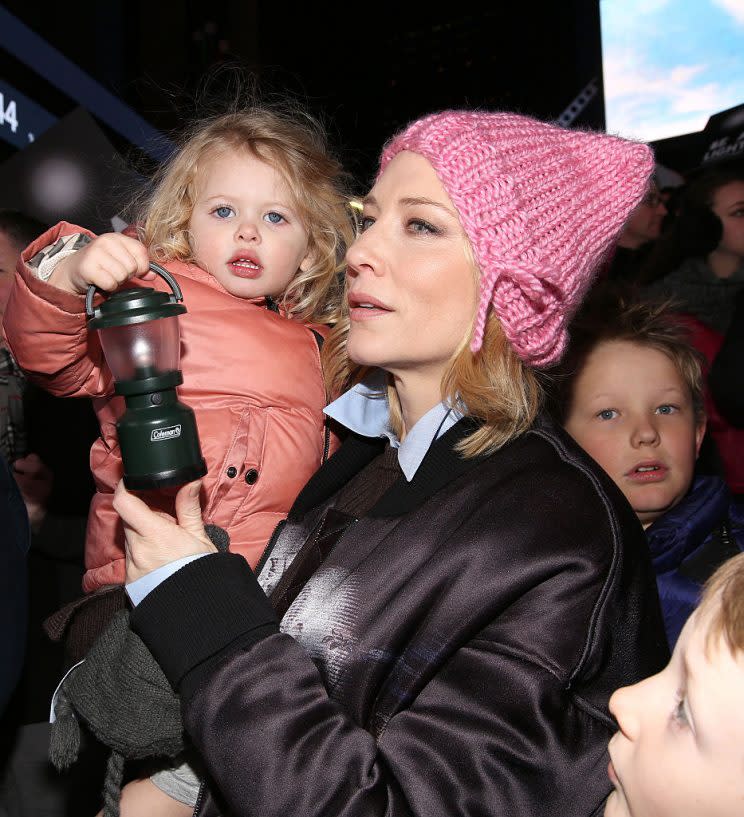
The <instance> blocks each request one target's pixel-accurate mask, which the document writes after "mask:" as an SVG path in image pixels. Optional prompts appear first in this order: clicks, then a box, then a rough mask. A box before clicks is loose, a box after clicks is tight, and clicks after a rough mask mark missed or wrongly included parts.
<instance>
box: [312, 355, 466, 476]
mask: <svg viewBox="0 0 744 817" xmlns="http://www.w3.org/2000/svg"><path fill="white" fill-rule="evenodd" d="M386 384H387V380H386V376H385V372H384V371H382V370H381V369H376V370H375V371H373V372H372V373H371V374H370V375H368V376H367V377H366V378H365V379H364V380H363V381H361V382H360V383H357V384H356V385H355V386H353V387H352V388H351V389H349V390H348V391H347V392H345V393H344V394H342V395H341V397H339V398H338V399H337V400H334V401H333V402H332V403H331V404H330V405H328V406H326V408H325V409H324V411H325V413H326V415H328V417H330V418H332V419H333V420H336V422H338V423H341V425H343V426H345V427H346V428H348V429H349V430H350V431H353V432H354V433H356V434H361V435H362V436H364V437H386V438H387V439H388V440H389V441H390V445H391V446H392V447H393V448H397V449H398V464H399V465H400V468H401V471H403V474H404V476H405V478H406V479H407V480H408V482H410V481H411V480H412V479H413V477H414V475H415V473H416V471H417V470H418V467H419V465H421V462H422V460H423V459H424V457H425V455H426V452H427V451H428V450H429V448H430V447H431V444H432V443H433V442H434V440H438V439H439V438H440V437H441V436H442V434H444V433H445V431H448V430H449V429H450V428H452V426H453V425H454V424H455V423H456V422H457V421H458V420H459V419H460V418H461V417H462V414H461V413H460V412H458V411H457V410H455V409H452V408H450V407H449V406H448V405H447V404H446V403H443V402H442V403H437V405H436V406H434V407H433V408H431V409H429V411H427V412H426V414H424V416H423V417H421V419H420V420H419V421H418V422H417V423H416V425H414V427H413V428H412V429H411V430H410V431H409V432H408V434H406V437H405V439H404V440H403V442H401V441H400V440H399V439H398V436H397V435H396V434H395V432H394V431H393V430H392V428H391V427H390V408H389V406H388V400H387V389H386Z"/></svg>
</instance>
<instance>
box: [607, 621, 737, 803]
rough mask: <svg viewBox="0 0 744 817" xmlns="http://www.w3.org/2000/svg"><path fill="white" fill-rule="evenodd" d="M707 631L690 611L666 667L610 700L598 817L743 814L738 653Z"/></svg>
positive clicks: (705, 622)
mask: <svg viewBox="0 0 744 817" xmlns="http://www.w3.org/2000/svg"><path fill="white" fill-rule="evenodd" d="M709 617H710V613H708V618H709ZM707 633H708V620H707V619H706V618H703V619H700V617H699V614H698V613H695V614H693V616H692V617H691V618H690V619H689V620H688V622H687V624H686V625H685V628H684V630H683V631H682V634H681V636H680V638H679V640H678V641H677V645H676V647H675V649H674V654H673V655H672V660H671V661H670V662H669V665H668V666H667V667H666V669H664V670H663V671H662V672H660V673H659V674H658V675H654V676H653V677H651V678H647V679H646V680H645V681H641V682H640V683H639V684H636V685H635V686H632V687H625V688H624V689H619V690H618V691H617V692H616V693H615V694H614V695H613V696H612V698H610V711H611V712H612V714H613V715H614V716H615V717H616V718H617V722H618V724H619V726H620V731H619V732H617V733H616V734H615V736H614V737H613V738H612V740H611V741H610V745H609V752H610V759H611V763H610V767H609V774H610V779H611V780H612V783H613V785H614V786H615V791H613V792H612V794H611V795H610V797H609V799H608V800H607V805H606V806H605V811H604V814H605V817H741V815H742V814H744V707H742V705H741V693H742V690H744V655H742V654H741V653H737V654H736V655H732V654H731V651H730V650H729V647H728V645H727V644H726V642H725V641H724V640H723V638H720V639H719V640H718V641H712V642H711V643H710V644H709V645H707V649H706V634H707Z"/></svg>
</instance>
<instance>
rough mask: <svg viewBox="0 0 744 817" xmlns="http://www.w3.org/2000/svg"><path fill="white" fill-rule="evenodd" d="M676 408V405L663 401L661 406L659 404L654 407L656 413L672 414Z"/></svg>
mask: <svg viewBox="0 0 744 817" xmlns="http://www.w3.org/2000/svg"><path fill="white" fill-rule="evenodd" d="M676 410H677V407H676V406H670V405H669V404H667V403H665V404H664V405H663V406H659V407H658V408H657V409H656V413H657V414H674V412H675V411H676Z"/></svg>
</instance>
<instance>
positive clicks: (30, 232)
mask: <svg viewBox="0 0 744 817" xmlns="http://www.w3.org/2000/svg"><path fill="white" fill-rule="evenodd" d="M46 230H47V227H46V226H45V225H44V224H42V223H41V222H40V221H37V220H36V219H35V218H31V216H27V215H26V214H25V213H22V212H21V211H20V210H9V209H5V208H2V209H0V233H5V235H7V236H8V238H9V239H10V240H11V241H12V242H13V243H14V244H15V245H16V246H17V247H18V248H19V250H22V249H24V247H27V246H28V245H29V244H30V243H31V242H32V241H33V240H34V239H35V238H38V237H39V236H40V235H41V234H42V233H43V232H45V231H46Z"/></svg>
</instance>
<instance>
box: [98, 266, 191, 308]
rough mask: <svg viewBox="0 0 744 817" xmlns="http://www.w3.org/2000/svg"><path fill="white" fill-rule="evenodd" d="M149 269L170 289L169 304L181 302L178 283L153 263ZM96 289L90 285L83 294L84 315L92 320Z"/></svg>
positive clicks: (166, 271) (181, 295)
mask: <svg viewBox="0 0 744 817" xmlns="http://www.w3.org/2000/svg"><path fill="white" fill-rule="evenodd" d="M150 269H151V270H152V272H154V273H156V274H157V275H159V276H160V277H161V278H162V279H163V280H164V281H165V282H166V284H168V286H169V287H170V288H171V295H170V302H171V303H172V304H176V303H178V302H179V301H182V300H183V293H182V292H181V287H180V286H179V285H178V281H176V279H175V278H174V277H173V276H172V275H171V274H170V273H169V272H168V270H167V269H165V267H161V266H160V264H156V263H155V262H154V261H150ZM97 288H98V287H96V286H95V285H94V284H91V285H90V286H89V287H88V291H87V292H86V293H85V314H86V315H87V316H88V317H89V318H92V317H93V316H94V315H95V310H94V309H93V298H94V296H95V294H96V289H97Z"/></svg>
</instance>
